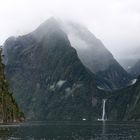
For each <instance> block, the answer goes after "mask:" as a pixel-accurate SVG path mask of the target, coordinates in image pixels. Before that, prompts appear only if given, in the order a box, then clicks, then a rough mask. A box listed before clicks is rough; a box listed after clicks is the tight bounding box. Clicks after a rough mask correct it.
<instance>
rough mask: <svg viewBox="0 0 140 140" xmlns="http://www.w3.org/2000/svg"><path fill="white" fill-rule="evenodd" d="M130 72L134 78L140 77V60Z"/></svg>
mask: <svg viewBox="0 0 140 140" xmlns="http://www.w3.org/2000/svg"><path fill="white" fill-rule="evenodd" d="M128 72H129V73H130V74H131V75H132V76H134V77H138V76H139V75H140V59H139V60H138V61H137V62H136V64H135V65H134V66H133V67H131V69H129V71H128Z"/></svg>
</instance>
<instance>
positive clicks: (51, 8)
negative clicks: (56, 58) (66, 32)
mask: <svg viewBox="0 0 140 140" xmlns="http://www.w3.org/2000/svg"><path fill="white" fill-rule="evenodd" d="M51 16H55V17H60V18H66V19H70V20H74V21H78V22H81V23H82V24H84V25H86V26H87V27H88V28H89V30H90V31H91V32H93V34H94V35H95V36H96V37H97V38H99V39H100V40H101V41H102V42H103V43H104V45H105V46H106V47H107V48H108V49H109V50H110V51H111V52H112V53H113V55H114V56H115V57H116V58H117V59H120V58H122V57H123V56H124V55H125V56H126V55H127V53H126V52H127V51H128V50H129V49H132V48H134V47H137V46H140V0H0V44H2V43H4V41H5V39H7V38H8V37H9V36H18V35H23V34H26V33H28V32H31V31H32V30H34V29H35V28H36V27H37V26H38V25H39V24H41V23H42V22H43V21H45V20H46V19H47V18H49V17H51Z"/></svg>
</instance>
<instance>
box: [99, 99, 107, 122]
mask: <svg viewBox="0 0 140 140" xmlns="http://www.w3.org/2000/svg"><path fill="white" fill-rule="evenodd" d="M106 100H107V99H103V101H102V102H103V111H102V118H101V119H98V121H105V120H106V112H105V105H106Z"/></svg>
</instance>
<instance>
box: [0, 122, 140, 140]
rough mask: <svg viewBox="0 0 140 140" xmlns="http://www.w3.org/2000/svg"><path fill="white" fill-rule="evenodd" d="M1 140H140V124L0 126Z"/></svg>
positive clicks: (37, 123)
mask: <svg viewBox="0 0 140 140" xmlns="http://www.w3.org/2000/svg"><path fill="white" fill-rule="evenodd" d="M0 140H140V123H139V122H92V123H88V122H86V121H85V122H84V121H83V122H71V123H70V122H32V123H23V124H18V125H0Z"/></svg>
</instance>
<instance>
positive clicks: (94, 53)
mask: <svg viewBox="0 0 140 140" xmlns="http://www.w3.org/2000/svg"><path fill="white" fill-rule="evenodd" d="M60 24H61V26H62V28H63V30H64V31H65V32H66V33H67V35H68V37H69V40H70V42H71V44H72V46H73V47H74V48H75V49H76V50H77V53H78V56H79V58H80V60H81V61H82V63H83V64H84V65H85V66H86V67H87V68H89V70H90V71H91V72H93V73H95V75H96V81H97V84H98V86H99V87H100V88H104V89H106V90H115V89H119V88H123V87H125V86H127V84H128V83H129V81H130V80H131V76H130V75H129V74H128V73H127V72H126V71H125V70H124V69H123V68H122V67H121V65H120V64H119V63H118V62H117V61H116V60H115V58H114V57H113V55H112V54H111V53H110V52H109V50H107V48H106V47H105V46H104V45H103V43H102V42H101V41H100V40H99V39H97V38H96V37H95V36H94V35H93V34H92V33H91V32H90V31H89V30H88V29H87V28H86V27H84V26H83V25H80V24H76V23H72V22H61V23H60Z"/></svg>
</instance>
